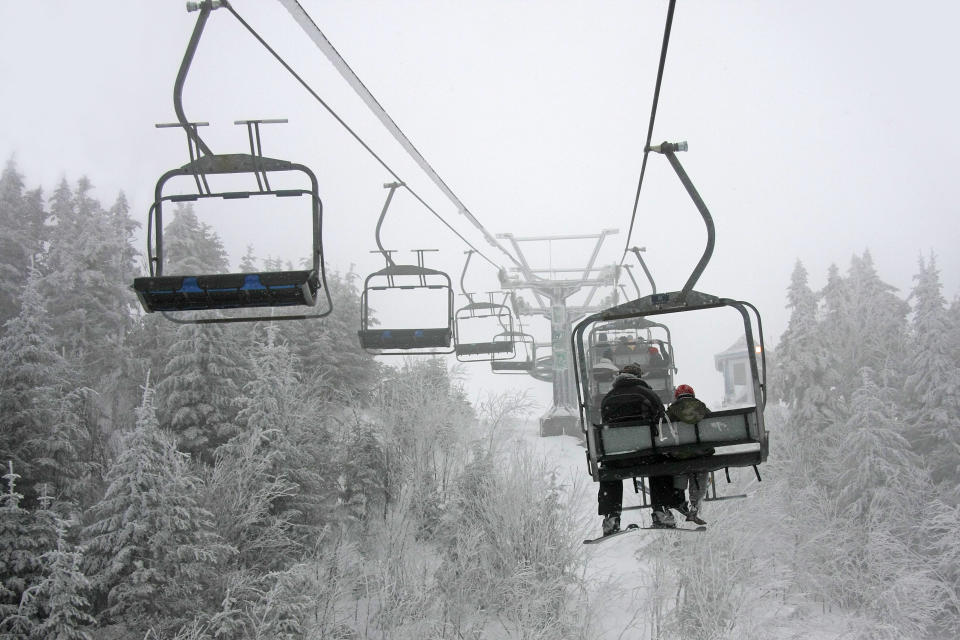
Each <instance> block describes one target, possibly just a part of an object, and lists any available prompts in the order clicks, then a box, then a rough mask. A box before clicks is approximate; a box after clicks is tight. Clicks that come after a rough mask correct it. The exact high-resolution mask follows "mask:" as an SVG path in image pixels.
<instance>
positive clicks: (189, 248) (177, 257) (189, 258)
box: [163, 203, 228, 276]
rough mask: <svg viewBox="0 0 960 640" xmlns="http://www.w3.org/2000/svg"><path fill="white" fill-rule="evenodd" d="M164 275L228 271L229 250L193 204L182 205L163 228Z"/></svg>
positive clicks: (179, 205)
mask: <svg viewBox="0 0 960 640" xmlns="http://www.w3.org/2000/svg"><path fill="white" fill-rule="evenodd" d="M163 238H164V243H163V252H164V255H163V262H164V266H163V274H164V275H168V276H170V275H199V274H204V273H223V272H225V271H226V270H227V267H228V262H227V252H226V250H225V249H224V248H223V243H221V242H220V238H218V237H217V234H216V233H215V232H214V231H213V229H211V228H210V226H209V225H207V224H205V223H201V222H200V220H199V219H198V218H197V214H196V213H194V210H193V205H192V204H191V203H186V204H182V203H181V204H178V205H177V208H176V209H175V210H174V218H173V220H171V221H170V223H169V224H167V226H166V228H165V229H164V231H163Z"/></svg>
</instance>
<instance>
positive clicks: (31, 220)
mask: <svg viewBox="0 0 960 640" xmlns="http://www.w3.org/2000/svg"><path fill="white" fill-rule="evenodd" d="M45 215H46V214H45V213H44V211H43V204H42V198H41V195H40V191H39V190H37V191H34V192H30V193H25V192H24V182H23V176H21V175H20V173H19V172H18V171H17V167H16V164H15V163H14V161H13V159H12V158H11V159H10V160H8V161H7V165H6V167H5V168H4V170H3V173H2V174H0V229H3V234H2V235H0V326H2V325H3V324H4V323H6V322H7V320H9V319H10V318H12V317H14V316H15V315H17V312H18V311H19V306H20V305H19V298H20V291H21V290H22V289H23V286H24V285H25V284H26V281H27V272H28V270H29V268H30V266H31V264H32V262H33V259H34V257H35V256H36V255H37V254H38V253H39V251H40V247H41V244H40V243H41V235H40V231H41V229H42V227H43V220H44V217H45Z"/></svg>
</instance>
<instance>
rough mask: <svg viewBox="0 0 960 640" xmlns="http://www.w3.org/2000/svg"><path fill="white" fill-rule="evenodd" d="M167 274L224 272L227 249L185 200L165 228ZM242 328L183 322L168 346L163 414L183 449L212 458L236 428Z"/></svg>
mask: <svg viewBox="0 0 960 640" xmlns="http://www.w3.org/2000/svg"><path fill="white" fill-rule="evenodd" d="M164 238H166V242H165V245H164V250H165V252H166V254H165V257H164V261H165V263H166V264H167V266H169V269H167V268H166V267H165V269H164V274H167V275H170V274H178V273H179V274H194V275H196V274H203V273H223V272H224V271H226V269H227V259H226V252H225V251H224V249H223V245H222V244H221V243H220V240H219V238H217V236H216V234H215V233H213V231H212V230H211V229H210V228H209V227H208V226H207V225H205V224H201V223H200V222H199V220H198V219H197V217H196V215H195V214H194V212H193V208H192V207H191V206H189V205H186V206H181V207H179V208H178V209H177V211H176V217H175V218H174V220H173V221H171V222H170V223H169V225H167V228H166V231H165V232H164ZM238 331H239V330H238V329H235V328H231V327H224V326H222V325H192V324H190V325H181V326H179V327H178V328H177V330H176V334H175V337H174V338H173V341H172V342H171V343H170V345H169V346H168V347H167V349H166V361H165V365H164V367H163V375H162V377H161V379H160V382H159V384H158V385H157V393H158V395H159V397H160V408H161V411H160V414H161V418H162V422H163V424H164V426H165V427H167V428H169V429H170V430H171V431H173V432H174V433H175V434H176V435H177V438H178V444H179V446H180V448H181V450H183V451H187V452H189V453H191V454H192V455H194V456H195V457H197V458H199V459H202V460H204V461H206V462H208V463H212V462H213V459H214V451H215V450H216V448H217V447H218V446H220V445H221V444H223V443H225V442H226V441H227V440H229V439H230V438H231V437H232V436H233V435H234V434H235V433H236V426H235V424H234V419H235V414H236V407H235V404H234V399H235V398H236V396H237V393H238V386H239V385H238V380H242V379H243V378H244V377H245V376H246V375H247V372H246V369H247V366H248V365H247V363H246V360H245V354H243V353H238V351H237V350H236V349H235V345H236V340H235V339H234V338H235V336H236V334H237V332H238Z"/></svg>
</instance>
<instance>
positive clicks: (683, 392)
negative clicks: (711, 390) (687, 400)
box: [673, 384, 696, 400]
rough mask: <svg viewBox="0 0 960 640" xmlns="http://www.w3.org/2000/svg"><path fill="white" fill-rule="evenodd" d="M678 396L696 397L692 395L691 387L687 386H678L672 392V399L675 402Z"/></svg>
mask: <svg viewBox="0 0 960 640" xmlns="http://www.w3.org/2000/svg"><path fill="white" fill-rule="evenodd" d="M680 396H693V397H696V395H695V394H694V393H693V387H691V386H690V385H688V384H679V385H677V388H676V389H675V390H674V391H673V399H674V400H676V399H677V398H679V397H680Z"/></svg>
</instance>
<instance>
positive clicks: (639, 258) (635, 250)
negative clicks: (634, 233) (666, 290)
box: [630, 247, 657, 296]
mask: <svg viewBox="0 0 960 640" xmlns="http://www.w3.org/2000/svg"><path fill="white" fill-rule="evenodd" d="M646 250H647V248H646V247H630V251H632V252H633V255H635V256H637V262H639V263H640V266H641V267H643V273H645V274H646V276H647V280H649V281H650V289H652V291H651V293H656V292H657V283H656V282H654V281H653V276H652V275H651V274H650V269H648V268H647V263H646V262H645V261H644V260H643V256H641V255H640V252H641V251H646ZM630 279H631V280H633V274H630ZM633 285H634V286H635V287H636V286H637V281H636V280H633ZM637 295H638V296H639V295H640V287H637Z"/></svg>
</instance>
